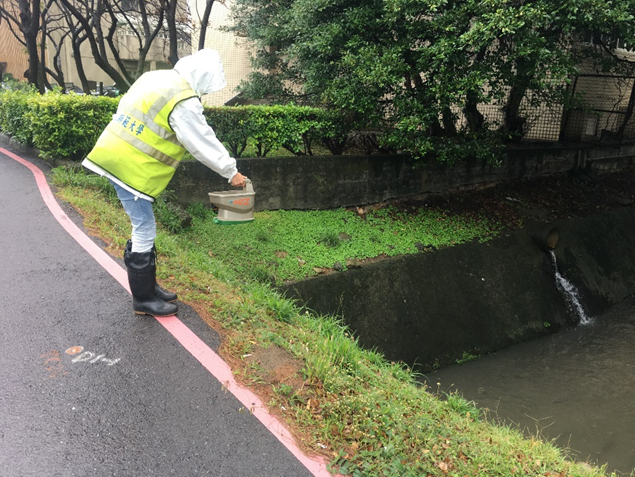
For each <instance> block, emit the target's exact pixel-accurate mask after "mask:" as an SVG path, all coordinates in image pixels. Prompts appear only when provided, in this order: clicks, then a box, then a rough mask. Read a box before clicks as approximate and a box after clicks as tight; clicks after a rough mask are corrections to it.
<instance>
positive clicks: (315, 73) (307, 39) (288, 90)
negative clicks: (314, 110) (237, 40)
mask: <svg viewBox="0 0 635 477" xmlns="http://www.w3.org/2000/svg"><path fill="white" fill-rule="evenodd" d="M634 14H635V1H634V0H624V1H622V2H611V1H604V0H565V1H554V0H278V1H277V2H261V1H259V0H236V2H235V5H234V8H233V13H232V15H233V17H232V18H233V21H234V26H233V27H232V30H234V31H236V32H240V33H241V34H243V35H245V36H246V37H247V38H248V39H249V40H250V41H252V42H253V43H254V45H255V46H256V53H255V55H254V58H253V61H254V66H255V68H256V71H255V72H254V73H252V74H251V76H250V77H249V80H248V81H247V82H245V83H243V84H242V86H241V88H242V90H243V92H244V94H246V95H248V96H251V97H255V98H263V97H267V98H269V99H272V100H274V101H279V102H285V101H294V102H297V103H308V104H314V105H323V106H326V107H330V108H338V109H345V110H348V111H350V112H351V113H352V115H353V116H354V117H355V118H357V121H359V122H360V123H363V124H364V126H365V127H369V128H375V127H380V128H382V130H384V131H386V133H385V135H384V137H383V141H384V144H386V145H389V146H393V147H395V148H400V149H408V150H410V151H411V152H413V153H415V154H416V155H418V156H423V155H427V154H431V155H434V156H435V157H437V158H438V159H440V160H445V161H451V160H454V159H455V158H458V157H466V156H476V157H481V158H493V157H494V155H493V154H494V151H495V149H496V146H497V145H499V144H501V143H502V142H503V141H510V140H516V139H519V138H521V137H522V136H523V135H524V134H525V133H526V130H527V120H528V118H527V112H526V108H527V106H528V105H532V104H537V103H541V102H546V103H548V104H552V103H554V102H560V103H564V102H565V101H567V96H566V91H567V85H568V83H569V80H570V78H571V76H572V75H574V74H576V73H577V72H578V70H579V68H580V67H581V65H582V64H583V63H584V64H593V65H594V66H595V67H597V68H607V67H608V68H615V67H617V60H615V59H612V58H611V56H610V55H607V54H606V52H607V51H609V52H610V51H611V46H610V45H611V42H615V41H616V39H618V38H619V39H622V40H623V41H626V42H627V43H629V42H630V43H629V44H631V45H633V44H635V43H633V42H632V39H633V30H634V28H635V22H634V21H633V18H634ZM590 37H591V38H595V39H596V40H598V41H595V42H589V41H588V39H589V38H590ZM604 45H608V46H606V47H604ZM601 50H602V51H601ZM607 59H608V60H610V61H607ZM629 67H630V65H629ZM488 104H490V105H492V106H493V107H494V108H496V109H498V111H499V112H500V115H499V118H498V119H496V118H494V119H492V118H490V119H488V117H487V115H486V114H484V112H483V109H484V108H483V106H484V105H488Z"/></svg>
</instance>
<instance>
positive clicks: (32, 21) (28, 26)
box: [18, 0, 44, 93]
mask: <svg viewBox="0 0 635 477" xmlns="http://www.w3.org/2000/svg"><path fill="white" fill-rule="evenodd" d="M18 6H19V9H20V24H21V30H22V32H23V34H24V41H25V44H26V51H27V54H28V56H29V68H28V69H27V70H26V72H25V73H24V76H25V77H26V79H27V81H28V82H29V83H31V84H33V85H35V86H36V87H37V89H38V90H39V91H40V93H44V81H42V76H41V75H40V74H39V73H38V70H39V69H40V58H39V51H38V41H37V40H38V33H39V31H40V2H39V1H38V0H33V3H32V4H31V3H30V1H29V0H18Z"/></svg>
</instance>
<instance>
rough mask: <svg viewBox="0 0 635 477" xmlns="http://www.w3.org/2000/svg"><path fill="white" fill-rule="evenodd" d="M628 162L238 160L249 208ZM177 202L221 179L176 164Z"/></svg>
mask: <svg viewBox="0 0 635 477" xmlns="http://www.w3.org/2000/svg"><path fill="white" fill-rule="evenodd" d="M634 162H635V145H622V146H614V147H612V146H597V145H595V146H591V145H582V146H581V145H575V146H567V145H561V144H558V145H555V146H553V147H535V148H531V147H530V148H528V147H522V148H521V147H519V148H510V149H508V151H507V153H506V155H505V158H504V160H503V161H502V163H501V164H500V165H498V166H496V165H492V164H487V163H486V162H484V161H467V162H462V163H460V164H456V165H454V166H447V165H442V164H436V163H425V162H421V161H413V160H412V159H411V158H410V157H409V156H407V155H370V156H308V157H298V156H294V157H277V158H264V159H238V169H239V170H240V171H241V172H242V173H243V174H245V175H247V176H248V177H249V178H251V179H252V181H253V185H254V190H255V191H256V204H255V208H256V210H276V209H287V210H291V209H300V210H303V209H331V208H337V207H349V206H356V205H364V204H372V203H378V202H382V201H385V200H388V199H395V198H400V197H406V196H413V195H421V194H440V193H445V192H451V191H454V190H460V189H467V188H476V187H485V186H488V185H491V184H495V183H497V182H501V181H506V180H510V179H519V178H531V177H537V176H548V175H554V174H563V173H566V172H571V171H594V172H605V171H611V170H619V169H620V168H624V167H627V166H629V165H631V164H633V163H634ZM169 188H170V189H171V190H173V191H174V192H175V193H176V197H177V198H178V200H179V202H180V203H181V204H182V205H188V204H190V203H192V202H204V203H208V201H209V199H208V196H207V194H208V192H211V191H217V190H227V189H229V185H228V184H227V181H226V180H225V179H223V178H221V177H220V176H218V175H217V174H215V173H214V172H212V171H211V170H209V169H208V168H207V167H205V166H204V165H203V164H201V163H200V162H198V161H188V162H185V163H183V164H182V165H181V166H180V167H179V169H177V172H176V174H175V176H174V179H173V180H172V182H171V183H170V186H169Z"/></svg>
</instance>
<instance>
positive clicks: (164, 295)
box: [124, 240, 178, 303]
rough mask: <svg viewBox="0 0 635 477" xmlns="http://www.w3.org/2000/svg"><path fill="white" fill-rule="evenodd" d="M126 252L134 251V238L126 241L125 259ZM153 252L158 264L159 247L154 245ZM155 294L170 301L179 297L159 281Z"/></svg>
mask: <svg viewBox="0 0 635 477" xmlns="http://www.w3.org/2000/svg"><path fill="white" fill-rule="evenodd" d="M126 252H128V253H130V252H132V240H128V242H127V243H126V251H125V252H124V260H125V258H126ZM152 253H153V254H154V263H155V264H156V263H157V248H156V247H155V246H154V245H153V246H152ZM154 294H155V295H156V297H157V298H159V299H161V300H163V301H167V302H168V303H172V302H175V301H176V300H177V299H178V296H177V295H176V293H172V292H171V291H168V290H166V289H164V288H161V287H160V286H159V284H158V283H156V284H155V287H154Z"/></svg>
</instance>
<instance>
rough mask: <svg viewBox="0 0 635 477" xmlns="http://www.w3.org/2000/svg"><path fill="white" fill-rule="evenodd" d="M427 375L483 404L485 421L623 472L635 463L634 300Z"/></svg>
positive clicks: (437, 383) (432, 381)
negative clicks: (569, 326) (580, 322)
mask: <svg viewBox="0 0 635 477" xmlns="http://www.w3.org/2000/svg"><path fill="white" fill-rule="evenodd" d="M426 379H427V382H428V386H429V387H430V388H431V389H436V388H437V387H439V389H440V390H441V391H444V392H450V391H453V392H454V391H458V392H459V393H460V394H462V395H463V396H464V397H465V398H466V399H468V400H472V401H474V402H475V403H476V404H477V406H478V407H480V408H483V409H488V410H489V411H488V412H487V415H488V417H489V418H490V419H493V420H496V421H499V422H500V421H502V422H504V423H507V424H512V425H515V426H517V427H518V428H519V429H521V430H523V431H526V432H527V433H528V435H536V434H540V435H541V436H542V437H543V438H544V439H546V440H550V441H551V440H555V443H556V445H558V446H560V447H562V448H568V449H569V450H570V453H571V456H572V458H574V459H576V460H582V461H586V460H589V461H591V462H594V463H598V464H600V465H602V464H608V470H617V471H620V472H623V473H625V474H626V475H630V473H631V472H632V471H633V470H634V469H635V299H629V300H627V301H625V302H623V303H621V304H619V305H617V306H616V307H614V308H613V309H612V310H610V312H608V313H606V314H604V315H602V316H597V317H595V318H594V319H593V320H592V322H590V323H588V324H586V325H579V326H577V327H575V328H572V329H569V330H566V331H563V332H560V333H558V334H554V335H551V336H547V337H544V338H541V339H539V340H536V341H532V342H528V343H523V344H519V345H516V346H513V347H511V348H508V349H506V350H502V351H499V352H497V353H494V354H491V355H488V356H484V357H482V358H479V359H476V360H473V361H470V362H467V363H464V364H461V365H456V366H451V367H449V368H445V369H442V370H440V371H437V372H436V373H431V374H429V375H428V376H427V377H426ZM633 475H635V474H633Z"/></svg>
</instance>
